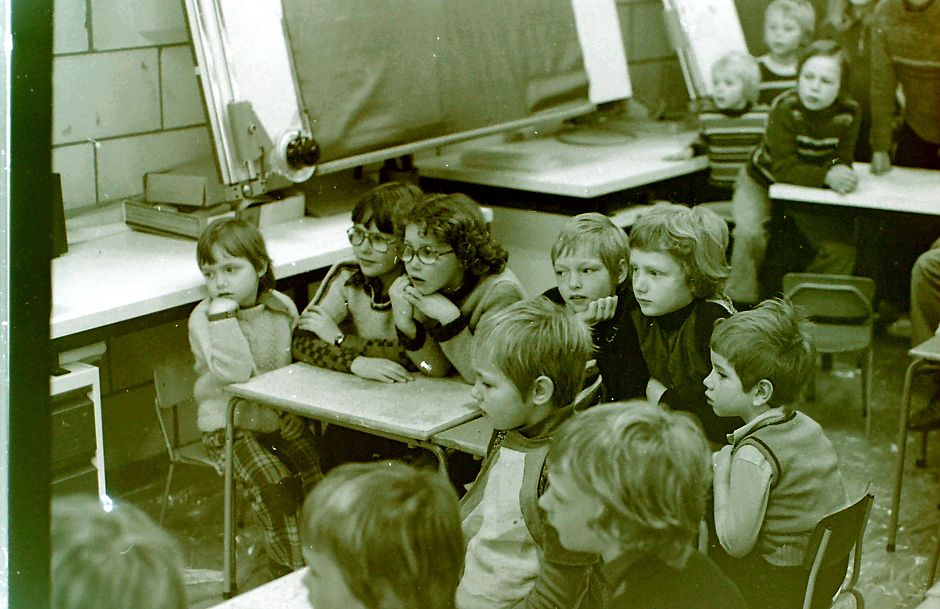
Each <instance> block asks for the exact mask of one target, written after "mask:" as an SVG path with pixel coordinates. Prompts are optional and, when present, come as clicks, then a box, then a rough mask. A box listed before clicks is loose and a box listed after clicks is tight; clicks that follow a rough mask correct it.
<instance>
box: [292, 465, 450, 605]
mask: <svg viewBox="0 0 940 609" xmlns="http://www.w3.org/2000/svg"><path fill="white" fill-rule="evenodd" d="M302 514H303V515H302V522H303V530H302V535H301V537H302V539H303V552H304V557H305V558H306V560H307V572H306V575H305V576H304V585H305V586H306V587H307V591H308V595H309V599H310V606H311V607H316V609H411V608H418V607H420V608H422V609H454V606H455V605H454V594H455V590H456V589H457V582H458V580H459V579H460V571H461V568H462V566H463V549H464V548H463V538H462V537H461V534H460V516H459V511H458V507H457V496H456V495H455V494H454V489H453V488H451V487H450V485H449V484H447V482H446V481H445V480H444V478H443V477H442V476H441V475H440V474H439V473H438V472H435V471H429V470H422V469H417V468H414V467H411V466H409V465H405V464H403V463H397V462H394V461H392V462H385V463H368V464H366V463H349V464H346V465H343V466H341V467H338V468H336V469H335V470H333V471H332V472H330V473H329V474H328V475H327V476H326V477H325V478H323V481H322V482H321V483H320V484H319V485H318V486H317V488H315V489H314V490H313V492H312V493H310V496H309V497H307V500H306V501H305V502H304V508H303V513H302Z"/></svg>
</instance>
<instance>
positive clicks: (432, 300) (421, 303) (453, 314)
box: [403, 285, 460, 325]
mask: <svg viewBox="0 0 940 609" xmlns="http://www.w3.org/2000/svg"><path fill="white" fill-rule="evenodd" d="M403 292H404V295H405V298H406V299H407V300H408V302H410V303H411V306H413V307H415V308H416V309H418V310H419V311H421V312H422V313H424V315H425V316H426V317H428V318H430V319H434V320H437V321H438V322H440V323H441V325H446V324H449V323H450V322H452V321H454V320H455V319H457V318H458V317H460V309H458V308H457V305H455V304H454V303H453V302H451V301H450V299H449V298H447V297H446V296H444V295H443V294H440V293H437V292H435V293H434V294H427V295H425V294H422V293H421V292H419V291H418V290H417V289H416V288H414V287H413V286H411V285H409V286H408V287H406V288H404V290H403Z"/></svg>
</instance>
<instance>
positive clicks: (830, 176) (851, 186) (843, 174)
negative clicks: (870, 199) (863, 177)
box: [826, 165, 858, 195]
mask: <svg viewBox="0 0 940 609" xmlns="http://www.w3.org/2000/svg"><path fill="white" fill-rule="evenodd" d="M826 185H827V186H829V188H831V189H833V190H834V191H836V192H837V193H839V194H843V195H844V194H845V193H847V192H852V191H853V190H855V187H856V186H858V174H856V173H855V172H854V171H852V169H851V168H850V167H849V166H848V165H836V166H835V167H833V168H832V169H830V170H829V171H828V173H826Z"/></svg>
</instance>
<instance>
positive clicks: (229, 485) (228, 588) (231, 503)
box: [222, 398, 237, 599]
mask: <svg viewBox="0 0 940 609" xmlns="http://www.w3.org/2000/svg"><path fill="white" fill-rule="evenodd" d="M234 444H235V399H234V398H233V399H231V400H229V402H228V405H227V406H226V412H225V517H224V525H223V526H224V528H225V530H224V531H223V550H222V551H223V552H224V554H225V555H224V556H223V557H222V562H223V566H222V571H223V573H222V578H223V585H222V597H223V598H226V599H229V598H232V597H233V596H235V589H236V583H237V582H236V581H235V567H236V566H235V474H234V471H233V469H234V468H233V466H232V459H233V457H232V450H233V445H234Z"/></svg>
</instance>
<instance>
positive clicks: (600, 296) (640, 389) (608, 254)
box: [543, 212, 649, 402]
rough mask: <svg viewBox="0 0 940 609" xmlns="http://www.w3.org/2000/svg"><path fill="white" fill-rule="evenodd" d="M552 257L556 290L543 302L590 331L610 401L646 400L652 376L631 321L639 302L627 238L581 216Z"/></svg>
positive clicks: (594, 216) (591, 216) (593, 216)
mask: <svg viewBox="0 0 940 609" xmlns="http://www.w3.org/2000/svg"><path fill="white" fill-rule="evenodd" d="M551 255H552V268H553V270H554V271H555V281H556V282H557V286H556V287H554V288H551V289H549V290H547V291H546V292H545V293H544V294H543V296H545V297H546V298H548V299H549V300H551V301H552V302H555V303H559V304H562V303H564V305H565V306H566V307H568V309H570V310H571V311H572V312H574V313H575V314H576V315H577V316H578V317H579V318H581V319H582V320H584V321H585V322H587V323H588V324H589V325H590V326H591V333H592V335H593V339H594V344H595V346H596V351H595V353H594V356H595V358H596V362H597V370H598V371H599V372H600V374H601V379H602V383H603V385H604V393H605V399H606V400H607V401H611V402H613V401H616V400H623V399H628V398H634V397H640V396H642V395H643V394H644V393H645V391H646V383H647V381H648V380H649V372H648V371H647V370H646V363H645V362H644V361H643V357H642V355H641V354H640V348H639V343H638V341H637V336H636V329H635V328H634V327H633V322H632V321H630V309H632V308H634V307H635V306H636V301H635V300H634V298H633V290H632V289H631V288H630V282H629V281H627V274H628V264H629V259H630V246H629V242H628V241H627V235H626V233H624V232H623V230H621V229H620V227H618V226H617V225H616V224H614V223H613V222H611V220H610V218H608V217H607V216H604V215H602V214H598V213H594V212H590V213H585V214H578V215H577V216H574V217H572V218H571V219H570V220H568V222H566V223H565V225H564V227H562V229H561V232H560V233H559V234H558V238H557V239H556V240H555V243H554V245H552V252H551Z"/></svg>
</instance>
